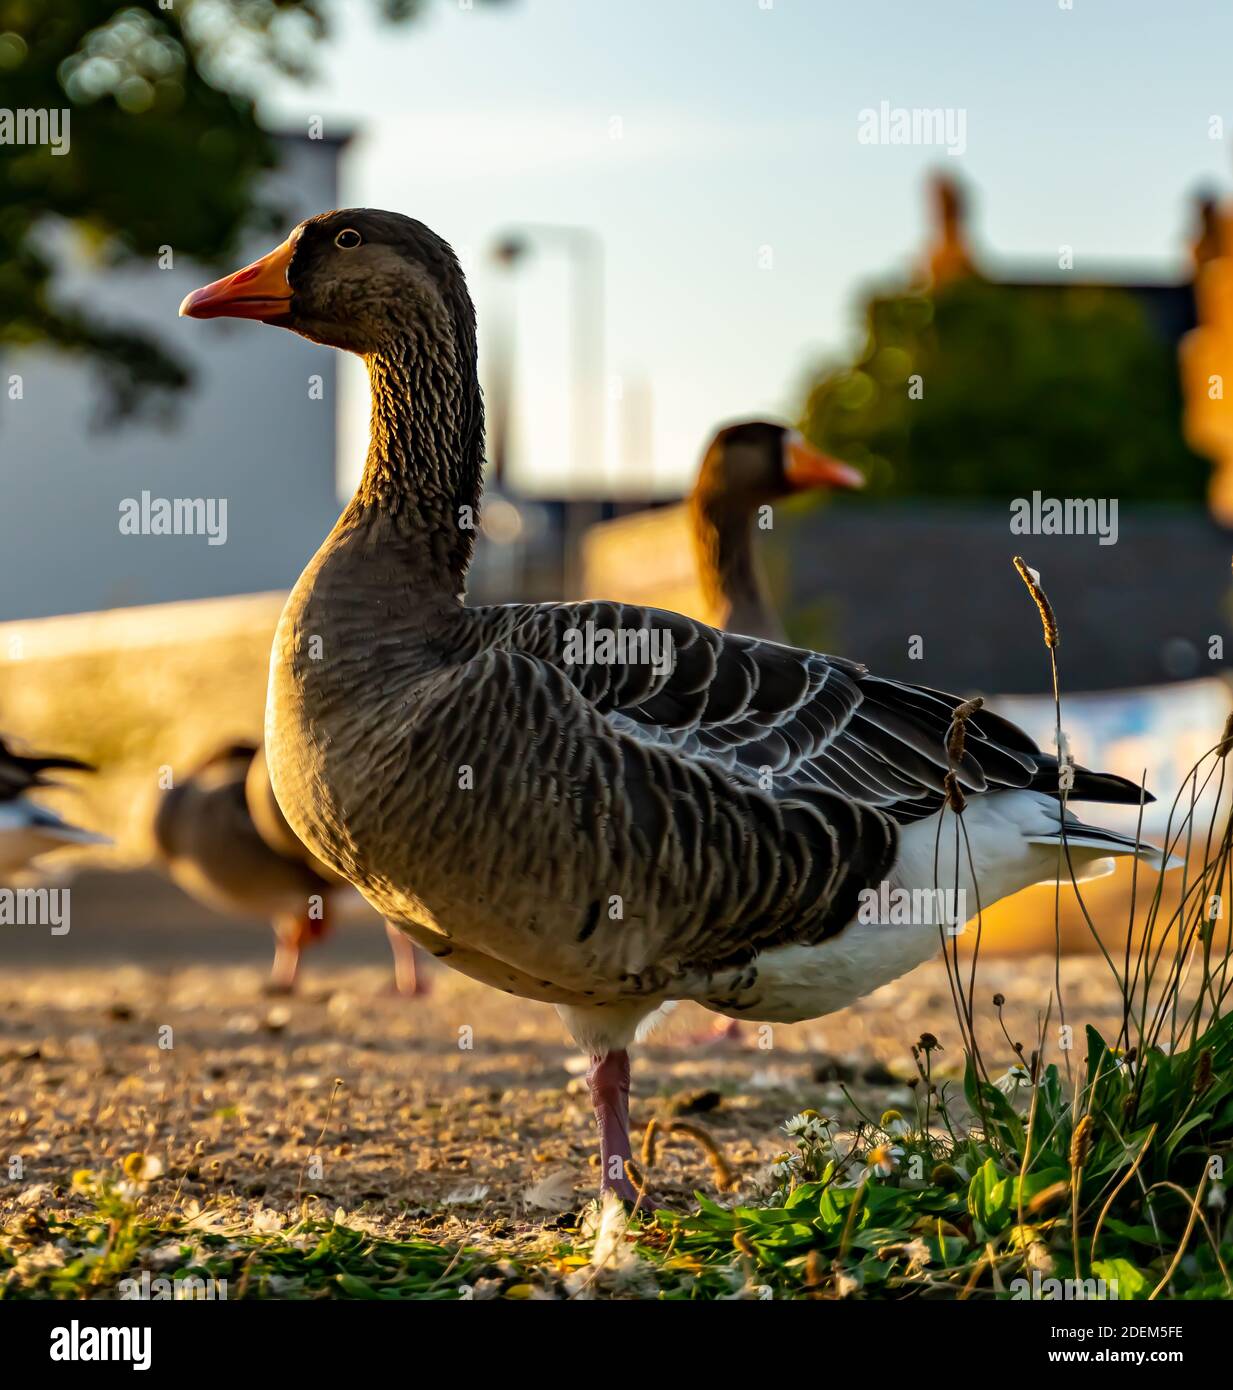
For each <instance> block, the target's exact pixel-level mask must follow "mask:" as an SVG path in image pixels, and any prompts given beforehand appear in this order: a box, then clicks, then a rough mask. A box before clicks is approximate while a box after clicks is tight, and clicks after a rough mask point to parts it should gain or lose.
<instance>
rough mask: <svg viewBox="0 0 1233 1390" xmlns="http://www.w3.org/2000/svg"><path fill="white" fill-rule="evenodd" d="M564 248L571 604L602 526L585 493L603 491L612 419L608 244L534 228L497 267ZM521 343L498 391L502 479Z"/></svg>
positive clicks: (516, 233)
mask: <svg viewBox="0 0 1233 1390" xmlns="http://www.w3.org/2000/svg"><path fill="white" fill-rule="evenodd" d="M537 243H538V244H541V245H555V246H559V247H561V248H562V249H563V250H564V252H565V254H566V255H567V256H568V257H569V262H570V356H571V358H572V371H571V373H570V375H571V379H572V381H571V387H570V395H571V403H570V417H571V418H570V435H571V444H570V455H571V457H570V476H571V480H572V493H571V495H569V496H567V497H566V498H565V535H564V537H563V555H562V573H563V576H564V587H565V597H566V598H576V597H577V596H578V595H579V594H580V593H581V591H582V538H583V536H584V535H585V534H586V530H587V527H588V526H590V525H591V523H592V522H593V521H596V520H598V518H599V514H600V508H599V503H598V502H597V501H596V500H594V499H593V498H590V497H586V496H579V495H578V493H579V488H580V484H581V490H582V491H583V492H584V493H585V491H586V484H587V479H588V477H589V479H590V485H591V487H593V488H598V487H601V486H602V483H603V474H604V444H605V439H606V415H605V406H606V402H605V395H604V380H603V367H604V253H603V243H602V242H601V241H600V239H599V237H598V236H597V235H596V234H595V232H593V231H592V230H591V229H590V228H589V227H569V226H556V225H553V224H550V223H526V224H521V225H519V226H517V227H513V228H511V229H510V230H509V231H507V232H504V233H502V235H501V236H499V237H498V238H497V240H496V242H495V243H494V245H493V251H492V256H493V260H494V261H495V262H496V263H497V264H498V265H499V266H503V267H505V268H507V269H511V270H512V269H514V268H515V267H516V266H517V265H518V263H519V262H520V261H522V260H524V259H525V258H526V257H527V256H528V255H530V254H531V253H532V251H533V250H534V248H535V245H536V244H537ZM515 343H516V335H515V334H514V333H513V332H511V334H510V341H509V342H508V343H506V344H505V346H506V347H507V348H508V351H506V352H505V353H504V359H503V361H502V362H501V363H500V371H501V373H502V374H503V378H502V380H501V381H500V383H499V386H498V395H499V400H500V418H499V420H498V423H497V430H496V438H495V440H494V442H493V463H494V466H495V467H496V469H497V470H498V476H500V475H501V474H502V473H503V472H504V469H505V467H506V465H507V462H508V451H509V420H510V397H511V388H510V381H511V378H512V375H513V361H514V354H515V352H516V346H514V344H515Z"/></svg>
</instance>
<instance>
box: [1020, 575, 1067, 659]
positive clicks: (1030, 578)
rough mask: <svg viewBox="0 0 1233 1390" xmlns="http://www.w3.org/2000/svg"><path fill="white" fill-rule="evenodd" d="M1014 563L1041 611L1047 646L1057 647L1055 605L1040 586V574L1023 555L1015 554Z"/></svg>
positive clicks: (1041, 621)
mask: <svg viewBox="0 0 1233 1390" xmlns="http://www.w3.org/2000/svg"><path fill="white" fill-rule="evenodd" d="M1014 565H1015V569H1017V570H1018V571H1019V578H1020V579H1022V580H1023V582H1024V583H1025V584H1026V585H1027V591H1028V593H1029V594H1031V596H1032V602H1033V603H1034V604H1035V605H1036V607H1037V609H1039V611H1040V623H1041V626H1042V627H1043V628H1044V630H1045V646H1046V647H1056V646H1057V644H1058V630H1057V619H1056V618H1055V617H1054V616H1053V605H1052V604H1051V603H1050V602H1049V600H1048V598H1047V597H1046V596H1045V591H1044V590H1043V589H1042V588H1041V587H1040V575H1039V574H1037V573H1036V571H1035V570H1034V569H1032V568H1031V567H1030V566H1029V565H1028V564H1027V562H1026V561H1025V560H1024V558H1023V557H1022V556H1021V555H1016V556H1015V559H1014Z"/></svg>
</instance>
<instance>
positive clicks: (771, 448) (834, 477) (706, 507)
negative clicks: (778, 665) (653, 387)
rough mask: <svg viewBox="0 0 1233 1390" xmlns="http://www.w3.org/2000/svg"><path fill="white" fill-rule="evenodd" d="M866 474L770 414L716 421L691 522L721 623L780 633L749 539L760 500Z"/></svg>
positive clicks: (780, 636) (777, 636) (851, 483)
mask: <svg viewBox="0 0 1233 1390" xmlns="http://www.w3.org/2000/svg"><path fill="white" fill-rule="evenodd" d="M864 481H865V479H864V477H863V476H862V474H860V473H859V472H858V471H857V470H856V469H855V468H853V467H852V466H851V465H850V464H847V463H841V462H840V461H839V460H838V459H833V458H831V457H829V456H828V455H827V454H823V453H821V452H820V451H819V450H817V449H815V448H814V447H813V446H812V445H811V444H809V443H808V442H807V441H806V440H805V439H804V438H803V437H802V436H801V435H800V434H799V433H798V432H797V431H796V430H793V429H789V428H788V426H786V425H782V424H777V423H775V422H774V421H771V420H743V421H740V422H739V423H737V424H732V425H728V426H726V427H725V428H724V429H721V430H720V431H719V432H718V434H716V435H715V437H714V439H712V440H711V443H710V445H709V446H708V447H707V450H706V453H705V455H704V456H703V459H702V467H701V468H700V469H699V470H698V478H697V481H696V483H695V484H694V489H693V492H692V494H691V495H690V499H689V501H690V512H691V530H692V533H693V541H694V551H695V555H696V558H697V564H698V576H699V579H700V581H701V584H702V591H703V594H704V596H705V598H706V600H707V603H708V605H709V607H710V611H711V615H712V617H713V618H714V620H715V621H716V622H718V623H719V624H720V625H721V626H723V627H728V628H732V629H735V630H736V631H738V632H744V633H746V634H748V635H749V636H752V637H769V638H771V639H772V640H774V641H783V640H784V632H783V626H782V624H781V623H780V621H779V616H778V614H777V613H776V612H775V608H774V604H773V603H772V602H771V596H770V592H769V589H768V587H767V583H766V578H765V576H764V574H763V573H762V570H761V566H760V565H759V563H758V559H757V556H756V554H755V551H754V545H753V535H752V532H753V521H754V517H755V515H756V514H757V512H758V511H759V509H760V508H761V507H764V506H769V505H770V504H771V503H774V502H777V501H780V500H781V499H782V498H785V497H790V496H791V495H793V494H794V493H798V492H805V491H812V490H815V489H827V488H856V487H862V486H863V485H864Z"/></svg>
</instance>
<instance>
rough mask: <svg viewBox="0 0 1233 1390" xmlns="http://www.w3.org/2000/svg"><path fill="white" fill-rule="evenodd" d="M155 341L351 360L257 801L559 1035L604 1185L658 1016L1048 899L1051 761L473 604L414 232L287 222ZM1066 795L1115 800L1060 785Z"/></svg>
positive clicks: (876, 689) (445, 283)
mask: <svg viewBox="0 0 1233 1390" xmlns="http://www.w3.org/2000/svg"><path fill="white" fill-rule="evenodd" d="M180 312H181V313H182V314H183V315H186V316H189V317H195V318H217V317H237V318H247V319H256V320H261V321H264V322H267V323H271V324H277V325H280V326H282V327H286V328H290V329H293V330H294V331H296V332H298V333H300V334H302V335H303V336H304V337H307V338H309V339H311V340H312V341H314V342H321V343H327V344H330V345H332V346H334V347H339V348H344V349H347V350H349V351H352V352H355V353H358V354H359V355H361V356H362V357H363V358H364V360H365V362H366V364H367V367H368V373H369V381H370V385H371V391H372V420H371V430H370V444H369V452H368V458H367V463H366V466H365V469H364V473H363V476H362V478H361V480H360V483H359V486H358V488H357V490H356V493H355V496H354V497H353V498H352V500H351V502H350V504H349V505H348V506H347V508H346V510H345V511H344V513H343V515H342V517H341V518H340V519H339V521H338V523H337V525H336V526H335V527H334V529H333V531H331V533H330V535H329V536H328V537H327V538H326V540H325V541H324V543H323V544H322V546H321V548H320V549H319V550H318V552H317V554H316V555H315V556H314V558H313V559H312V560H311V561H310V563H309V565H308V568H307V569H306V570H305V572H304V573H303V574H302V575H301V577H300V579H299V581H298V582H297V583H296V585H295V587H294V589H293V590H292V592H291V595H290V597H289V598H288V600H287V604H286V607H285V608H284V611H283V615H282V618H281V620H280V623H279V627H278V631H277V634H276V636H275V641H274V648H273V652H272V656H271V669H270V687H269V699H268V704H267V710H266V754H267V758H268V761H269V767H270V775H271V780H272V783H273V788H274V793H275V796H276V797H277V800H278V804H279V806H280V807H281V808H282V810H283V812H284V814H285V815H286V817H287V820H288V821H289V823H290V825H291V827H292V829H293V830H294V831H295V833H296V835H297V836H298V837H299V838H300V839H301V840H303V841H304V842H305V843H306V844H307V845H308V846H309V848H310V849H311V850H312V852H313V853H314V854H316V855H317V856H318V858H320V859H321V860H322V861H323V862H324V863H325V864H327V865H329V867H330V868H331V869H332V870H334V872H336V873H338V874H340V875H342V876H343V877H344V878H346V879H347V880H348V881H349V882H351V883H353V884H355V885H356V886H357V887H358V888H359V889H360V891H361V892H362V893H363V895H364V897H365V898H367V899H368V901H369V902H370V903H372V904H373V906H374V907H376V908H377V910H378V911H379V912H381V913H382V915H383V916H385V917H386V918H387V919H389V920H391V921H393V922H395V923H397V924H398V925H399V926H401V927H402V929H403V930H404V931H405V932H406V933H407V934H408V935H409V936H411V937H412V938H413V939H414V940H415V941H417V942H419V943H420V944H421V945H423V946H424V947H425V948H426V949H428V950H430V951H431V952H432V953H433V954H434V955H435V956H437V957H438V958H440V959H442V960H444V961H446V963H447V964H448V965H450V966H451V967H453V968H454V969H457V970H460V971H462V972H463V973H464V974H466V975H469V976H471V977H473V978H474V979H477V980H480V981H482V982H484V983H486V984H489V985H492V986H494V987H496V988H498V989H503V990H505V991H507V992H508V993H511V994H515V995H521V996H523V997H525V998H529V999H539V1000H544V1001H547V1002H550V1003H553V1004H555V1005H556V1006H557V1008H558V1010H559V1012H560V1014H561V1016H562V1018H563V1019H564V1021H565V1023H566V1025H567V1026H568V1028H569V1029H570V1031H571V1032H572V1034H573V1036H574V1038H575V1039H576V1040H577V1042H578V1044H579V1046H581V1047H582V1048H584V1049H585V1050H586V1051H587V1052H588V1053H589V1055H590V1058H591V1066H590V1070H589V1071H588V1074H587V1075H588V1082H589V1086H590V1090H591V1097H592V1101H593V1104H594V1107H595V1114H596V1120H597V1123H598V1127H599V1133H600V1152H601V1160H602V1170H601V1171H602V1182H603V1186H604V1187H605V1188H606V1189H609V1190H612V1191H615V1192H616V1193H618V1194H619V1195H621V1196H623V1197H625V1198H627V1199H633V1198H634V1197H635V1192H634V1189H633V1186H632V1184H631V1182H630V1180H629V1178H628V1176H627V1173H626V1168H625V1164H626V1163H627V1161H628V1160H629V1156H630V1143H629V1054H628V1050H627V1049H628V1047H629V1045H630V1044H631V1042H633V1041H634V1039H635V1037H636V1036H637V1034H638V1032H639V1029H640V1027H642V1026H643V1025H645V1024H647V1023H648V1021H649V1020H650V1019H651V1018H652V1017H653V1016H654V1015H655V1014H656V1013H657V1012H658V1011H659V1009H660V1008H661V1006H662V1005H663V1004H665V1003H666V1002H669V1001H672V1000H679V999H693V1000H695V1001H697V1002H698V1003H700V1004H702V1005H703V1006H704V1007H706V1008H708V1009H712V1010H714V1011H716V1012H718V1013H722V1014H725V1015H727V1016H729V1017H737V1018H749V1019H752V1020H759V1021H767V1022H795V1021H799V1020H801V1019H807V1018H814V1017H817V1016H819V1015H822V1014H826V1013H830V1012H832V1011H834V1010H836V1009H840V1008H843V1007H845V1006H846V1005H848V1004H850V1003H851V1002H852V1001H853V1000H855V999H857V998H859V997H860V996H861V995H864V994H867V993H868V992H869V991H870V990H873V989H876V988H877V987H878V986H880V985H883V984H886V983H887V982H888V981H890V980H893V979H895V978H896V977H897V976H899V975H902V974H904V973H905V972H906V971H908V970H911V969H912V968H913V967H915V966H916V965H919V964H920V963H921V962H922V961H924V960H926V959H928V958H929V957H930V956H932V955H934V954H935V953H936V952H937V951H938V949H939V944H940V934H939V927H938V925H937V922H936V920H934V919H933V918H929V919H928V921H927V922H926V921H922V920H921V918H920V917H919V916H915V917H913V919H912V921H911V922H909V923H908V924H904V925H900V924H898V923H896V924H895V925H891V924H890V922H888V920H886V914H885V912H882V911H878V910H876V908H875V909H874V910H871V911H870V910H869V905H870V901H871V898H870V895H872V900H873V902H874V904H876V903H877V902H878V901H879V900H880V898H881V894H882V893H883V892H890V891H894V892H896V893H899V892H904V893H907V894H908V895H911V894H914V893H918V892H919V893H924V894H928V895H929V898H930V900H932V899H933V898H934V897H935V896H936V894H935V888H936V886H937V884H938V882H939V877H940V881H941V883H942V885H943V886H945V887H947V888H950V887H951V886H952V885H953V886H954V889H955V890H956V891H957V892H959V891H961V892H964V893H966V894H968V901H970V902H971V903H972V904H973V905H975V904H976V903H977V901H978V899H977V897H976V886H977V884H978V883H979V888H980V898H979V902H980V903H981V904H982V905H984V906H988V905H990V904H992V903H994V902H996V901H997V900H998V899H1000V898H1002V897H1004V896H1006V895H1008V894H1010V893H1015V892H1018V891H1019V890H1020V889H1021V888H1025V887H1027V886H1028V885H1030V884H1033V883H1037V882H1040V881H1042V880H1047V879H1049V878H1050V877H1052V876H1056V875H1057V873H1058V865H1059V858H1060V854H1059V848H1060V845H1061V841H1062V837H1063V822H1062V817H1063V810H1062V807H1061V806H1060V805H1059V801H1058V795H1057V793H1058V783H1059V768H1058V764H1057V759H1056V758H1055V757H1053V756H1052V755H1050V754H1047V753H1043V752H1041V750H1040V749H1038V748H1037V747H1036V745H1035V744H1034V743H1033V742H1032V740H1031V739H1030V738H1028V736H1027V735H1026V734H1024V733H1023V732H1022V731H1021V730H1020V729H1018V728H1016V727H1015V725H1013V724H1011V723H1010V722H1008V721H1007V720H1005V719H1002V718H999V717H998V716H996V715H993V714H991V713H989V712H988V711H986V710H983V709H975V708H973V707H972V706H970V705H967V706H964V711H963V717H964V719H965V725H964V729H965V747H964V749H963V750H962V752H961V753H957V752H955V751H954V745H953V743H952V750H951V751H950V752H948V750H947V746H946V745H947V741H948V731H950V729H951V726H952V724H953V723H954V721H955V719H956V711H957V710H958V709H959V708H960V706H961V705H964V702H962V701H961V700H960V699H959V697H958V696H955V695H947V694H944V693H942V692H938V691H933V690H928V689H925V688H924V687H919V686H912V685H908V684H905V683H902V682H899V681H892V680H881V679H878V678H876V677H874V676H872V675H870V674H869V673H868V672H867V671H866V669H865V668H864V667H863V666H860V665H858V664H857V663H856V662H854V661H847V660H844V659H842V658H837V657H828V656H824V655H822V654H821V653H819V652H812V651H805V650H798V649H794V648H791V647H784V646H780V645H777V644H774V643H769V642H764V641H761V640H759V639H758V638H755V637H747V636H742V635H736V634H732V633H725V632H722V631H720V630H718V629H716V628H713V627H709V626H707V625H706V624H704V623H700V622H695V621H693V620H691V619H688V618H683V617H681V616H680V615H679V614H675V613H670V612H666V611H663V610H655V609H649V610H647V609H639V608H635V607H633V606H631V605H622V604H614V603H605V602H599V601H595V602H591V601H587V602H578V603H549V604H509V605H500V606H488V607H476V608H468V607H467V606H466V605H465V602H464V599H463V595H464V593H465V589H466V578H467V569H468V566H469V564H470V560H471V553H472V547H473V544H474V537H475V532H474V528H473V527H472V526H470V525H467V524H462V523H464V522H465V521H466V520H467V519H468V518H470V517H472V516H474V515H475V514H476V513H477V511H478V507H479V500H480V491H481V487H482V477H483V462H484V415H483V405H482V401H481V397H480V388H479V380H478V375H477V371H476V339H475V315H474V310H473V308H472V304H471V299H470V295H469V294H468V292H467V288H466V282H465V279H464V276H463V273H462V270H461V268H460V266H459V264H458V261H457V258H456V257H455V255H454V252H453V251H452V250H451V248H450V247H449V246H448V245H447V244H446V243H445V242H444V241H442V240H441V238H440V237H438V236H437V235H436V234H435V233H433V232H432V231H430V230H429V228H427V227H425V226H424V225H423V224H422V223H420V222H416V221H413V220H411V219H410V218H406V217H402V216H399V215H397V214H395V213H389V212H378V211H373V210H369V209H355V208H353V209H347V210H343V211H337V212H331V213H325V214H322V215H321V216H319V217H314V218H310V219H308V220H307V221H306V222H303V223H301V224H300V226H299V227H297V228H296V229H295V230H294V231H293V232H292V234H291V236H290V237H289V238H288V239H287V240H286V241H285V242H284V243H283V244H282V245H281V246H279V247H277V248H276V249H275V250H274V251H272V252H271V253H270V254H269V255H268V256H266V257H264V258H262V259H261V260H260V261H257V262H255V263H254V264H253V265H251V266H248V267H246V268H245V269H243V270H240V271H237V272H236V273H235V274H233V275H230V276H227V277H225V278H224V279H222V280H218V281H216V282H214V283H213V284H211V285H207V286H205V287H204V288H203V289H200V290H197V291H195V292H194V293H193V294H191V295H189V296H188V297H187V298H186V299H185V300H184V303H183V304H182V305H181V310H180ZM310 635H311V636H312V637H314V638H317V639H319V640H320V644H321V649H322V650H323V651H324V653H325V655H324V659H320V657H321V652H320V651H319V650H318V649H317V645H316V643H313V642H310V641H308V640H307V639H308V638H309V637H310ZM948 773H949V774H950V775H951V777H952V779H953V780H952V781H950V782H947V780H946V779H947V775H948ZM960 796H963V797H965V798H966V805H965V807H964V809H963V827H962V828H963V832H964V842H965V845H966V847H967V850H968V851H969V852H970V858H969V857H966V856H961V855H960V854H959V850H958V846H959V835H958V826H957V822H956V815H955V812H954V811H953V810H950V809H949V807H950V806H951V805H954V804H955V803H956V802H957V801H958V798H959V797H960ZM1069 796H1070V800H1071V801H1083V800H1092V801H1121V802H1128V803H1131V804H1136V803H1138V801H1139V799H1140V793H1139V788H1138V787H1137V786H1135V785H1133V784H1132V783H1130V782H1128V781H1126V780H1124V779H1122V778H1118V777H1115V776H1112V775H1105V774H1099V773H1093V772H1089V771H1087V770H1086V769H1082V768H1076V769H1074V770H1073V784H1072V787H1071V790H1070V793H1069ZM948 797H949V801H948ZM946 816H949V817H950V824H949V825H947V824H944V823H943V818H944V817H946ZM939 835H941V844H942V851H941V868H940V869H939V867H938V858H937V856H938V850H937V845H938V837H939ZM1064 836H1065V841H1066V845H1067V849H1068V854H1067V858H1068V859H1069V861H1070V863H1071V864H1072V865H1073V866H1074V871H1075V873H1076V874H1077V875H1078V876H1080V877H1082V876H1084V875H1088V874H1092V873H1095V872H1097V871H1098V870H1100V869H1101V868H1102V867H1103V866H1105V865H1106V864H1107V861H1108V858H1109V856H1111V855H1125V854H1134V853H1136V852H1138V853H1139V854H1140V856H1141V857H1142V858H1144V859H1146V860H1148V861H1149V862H1152V863H1156V864H1158V865H1159V864H1160V862H1161V855H1160V852H1159V851H1157V850H1155V849H1153V848H1152V847H1150V846H1142V847H1139V846H1137V845H1136V844H1135V843H1134V841H1132V840H1130V839H1128V838H1126V837H1124V836H1121V835H1118V834H1116V833H1114V832H1112V831H1107V830H1103V829H1101V828H1099V827H1093V826H1087V825H1084V824H1082V823H1081V822H1080V821H1079V820H1078V819H1077V818H1076V817H1075V816H1074V813H1073V812H1066V813H1065V827H1064ZM952 849H953V859H952ZM912 900H913V901H915V899H912ZM867 911H868V915H865V914H866V912H867Z"/></svg>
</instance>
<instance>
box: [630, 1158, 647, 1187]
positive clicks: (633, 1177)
mask: <svg viewBox="0 0 1233 1390" xmlns="http://www.w3.org/2000/svg"><path fill="white" fill-rule="evenodd" d="M625 1176H626V1177H627V1178H628V1179H629V1180H630V1182H632V1183H633V1185H634V1190H635V1191H636V1192H637V1194H638V1196H639V1197H641V1196H642V1194H643V1192H644V1191H645V1190H646V1179H645V1178H644V1177H643V1176H642V1174H641V1173H640V1172H639V1171H638V1165H637V1164H636V1163H635V1162H634V1160H633V1159H632V1158H627V1159H626V1160H625Z"/></svg>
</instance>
